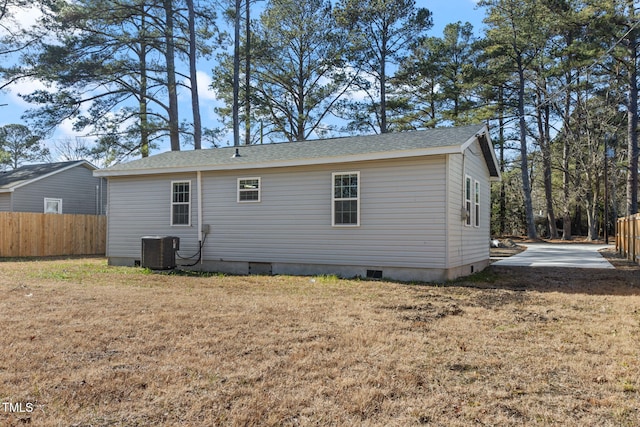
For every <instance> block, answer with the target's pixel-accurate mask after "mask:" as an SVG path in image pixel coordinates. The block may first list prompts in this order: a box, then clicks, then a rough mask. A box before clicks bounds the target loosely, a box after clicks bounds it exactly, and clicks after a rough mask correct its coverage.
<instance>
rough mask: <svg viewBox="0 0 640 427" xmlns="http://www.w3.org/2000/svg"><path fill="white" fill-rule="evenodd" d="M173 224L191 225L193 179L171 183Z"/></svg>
mask: <svg viewBox="0 0 640 427" xmlns="http://www.w3.org/2000/svg"><path fill="white" fill-rule="evenodd" d="M171 225H191V181H173V182H172V183H171Z"/></svg>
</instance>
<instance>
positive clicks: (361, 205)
mask: <svg viewBox="0 0 640 427" xmlns="http://www.w3.org/2000/svg"><path fill="white" fill-rule="evenodd" d="M94 175H95V176H96V177H106V178H108V210H109V214H108V220H107V222H108V225H107V256H108V258H109V263H110V264H112V265H130V266H133V265H137V264H139V263H140V259H141V239H142V238H143V237H144V236H154V235H155V236H175V237H179V239H180V240H179V251H178V256H179V258H182V257H184V258H188V257H191V260H188V261H182V264H195V265H193V267H192V268H196V269H200V270H207V271H219V272H228V273H237V274H248V273H271V274H300V275H316V274H336V275H339V276H343V277H354V276H361V277H385V278H390V279H396V280H403V281H439V280H446V279H453V278H456V277H459V276H462V275H467V274H470V273H473V272H477V271H480V270H482V269H483V268H484V267H486V266H487V265H488V264H489V240H490V228H489V215H490V194H491V191H490V182H491V181H492V180H498V179H499V178H500V172H499V168H498V163H497V160H496V156H495V152H494V149H493V146H492V143H491V140H490V137H489V131H488V128H487V127H486V126H485V125H474V126H465V127H456V128H437V129H429V130H422V131H413V132H400V133H389V134H383V135H372V136H355V137H344V138H334V139H324V140H312V141H302V142H286V143H279V144H265V145H252V146H240V147H226V148H214V149H208V150H194V151H179V152H166V153H163V154H159V155H155V156H150V157H147V158H144V159H140V160H135V161H132V162H130V163H124V164H118V165H115V166H112V167H110V168H107V169H102V170H96V171H95V172H94ZM178 264H180V262H179V263H178Z"/></svg>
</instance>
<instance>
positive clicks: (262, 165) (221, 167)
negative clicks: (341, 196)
mask: <svg viewBox="0 0 640 427" xmlns="http://www.w3.org/2000/svg"><path fill="white" fill-rule="evenodd" d="M460 151H461V147H460V145H459V144H455V145H448V146H442V147H429V148H422V149H414V150H398V151H381V152H374V153H365V154H356V155H347V156H340V157H330V156H328V157H318V158H308V159H294V160H277V161H270V162H256V163H248V162H245V163H236V164H234V163H227V164H216V165H199V166H198V165H194V166H181V167H162V168H149V169H129V170H126V169H121V170H109V169H102V170H100V169H98V170H94V171H93V176H95V177H111V176H114V177H115V176H132V175H157V174H168V173H189V172H197V171H200V172H210V171H211V172H213V171H228V170H246V169H266V168H282V167H296V166H314V165H326V164H342V163H353V162H364V161H375V160H387V159H400V158H407V157H421V156H434V155H444V154H453V153H459V152H460Z"/></svg>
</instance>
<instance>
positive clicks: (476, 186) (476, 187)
mask: <svg viewBox="0 0 640 427" xmlns="http://www.w3.org/2000/svg"><path fill="white" fill-rule="evenodd" d="M473 226H474V227H476V228H480V181H478V180H474V181H473Z"/></svg>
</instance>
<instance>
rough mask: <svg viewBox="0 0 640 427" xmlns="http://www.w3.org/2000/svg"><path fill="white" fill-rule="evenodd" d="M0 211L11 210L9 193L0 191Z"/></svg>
mask: <svg viewBox="0 0 640 427" xmlns="http://www.w3.org/2000/svg"><path fill="white" fill-rule="evenodd" d="M0 212H11V193H0Z"/></svg>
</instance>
